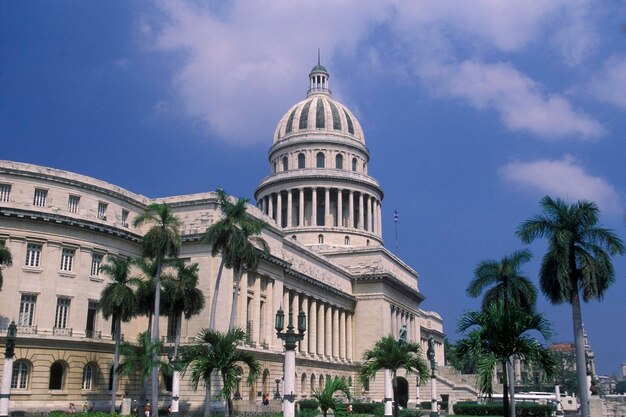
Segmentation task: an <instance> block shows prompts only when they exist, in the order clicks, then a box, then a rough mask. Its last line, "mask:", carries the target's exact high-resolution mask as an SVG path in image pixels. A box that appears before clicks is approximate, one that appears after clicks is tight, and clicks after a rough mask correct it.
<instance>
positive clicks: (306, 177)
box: [254, 168, 384, 200]
mask: <svg viewBox="0 0 626 417" xmlns="http://www.w3.org/2000/svg"><path fill="white" fill-rule="evenodd" d="M329 182H334V184H329ZM290 183H294V185H293V187H292V188H311V187H312V186H319V187H320V188H324V187H331V188H345V189H348V188H350V187H351V186H352V187H354V188H355V189H357V187H363V188H362V189H363V190H367V191H368V192H375V193H376V194H377V197H378V198H379V199H381V200H382V198H383V196H384V194H383V191H382V189H381V188H380V183H379V182H378V181H377V180H376V179H374V178H372V177H370V176H369V175H366V174H361V173H358V172H350V171H342V170H339V169H330V168H305V169H298V170H291V171H284V172H278V173H276V174H274V175H271V176H268V177H265V178H263V180H262V181H261V182H260V184H259V186H258V187H257V190H256V192H255V194H254V195H255V198H256V199H257V200H258V199H259V196H260V195H262V194H263V195H265V194H267V193H268V191H270V187H273V188H275V189H272V190H271V191H273V192H277V191H279V190H281V189H285V188H286V187H285V186H286V185H288V184H290Z"/></svg>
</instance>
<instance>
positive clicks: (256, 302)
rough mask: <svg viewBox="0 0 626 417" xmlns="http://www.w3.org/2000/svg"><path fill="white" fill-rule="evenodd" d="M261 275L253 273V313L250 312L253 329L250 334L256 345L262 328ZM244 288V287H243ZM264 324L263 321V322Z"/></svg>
mask: <svg viewBox="0 0 626 417" xmlns="http://www.w3.org/2000/svg"><path fill="white" fill-rule="evenodd" d="M261 279H262V278H261V277H260V276H258V275H256V274H255V275H254V299H253V301H252V305H253V314H252V324H253V331H252V336H253V339H252V340H254V341H255V342H256V343H257V345H260V344H261V342H262V341H263V335H262V334H261V332H262V331H263V330H264V329H262V328H261ZM244 288H245V287H244ZM243 292H244V294H245V293H247V292H248V291H247V290H244V291H243ZM263 324H265V322H264V323H263Z"/></svg>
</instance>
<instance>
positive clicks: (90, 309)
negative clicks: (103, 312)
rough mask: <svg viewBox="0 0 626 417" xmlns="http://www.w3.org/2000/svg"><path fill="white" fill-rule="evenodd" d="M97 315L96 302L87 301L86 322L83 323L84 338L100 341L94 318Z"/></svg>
mask: <svg viewBox="0 0 626 417" xmlns="http://www.w3.org/2000/svg"><path fill="white" fill-rule="evenodd" d="M97 314H98V302H97V301H89V305H88V306H87V322H86V323H85V337H87V338H89V339H100V332H99V331H96V317H97Z"/></svg>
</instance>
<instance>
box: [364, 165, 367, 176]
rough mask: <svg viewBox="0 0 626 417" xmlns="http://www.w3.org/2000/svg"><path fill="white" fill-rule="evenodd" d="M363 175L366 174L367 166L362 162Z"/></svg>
mask: <svg viewBox="0 0 626 417" xmlns="http://www.w3.org/2000/svg"><path fill="white" fill-rule="evenodd" d="M363 173H364V174H367V164H366V163H365V162H363Z"/></svg>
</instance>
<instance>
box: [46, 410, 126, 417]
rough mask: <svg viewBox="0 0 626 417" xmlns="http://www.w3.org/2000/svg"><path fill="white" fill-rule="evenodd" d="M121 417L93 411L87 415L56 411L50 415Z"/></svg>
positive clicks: (49, 415) (61, 416) (54, 416)
mask: <svg viewBox="0 0 626 417" xmlns="http://www.w3.org/2000/svg"><path fill="white" fill-rule="evenodd" d="M77 416H80V417H121V416H120V415H119V414H118V413H113V414H111V413H106V412H104V411H91V412H87V413H83V412H80V411H77V412H76V413H74V414H70V413H68V412H67V411H60V410H56V411H51V412H50V413H48V417H77Z"/></svg>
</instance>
